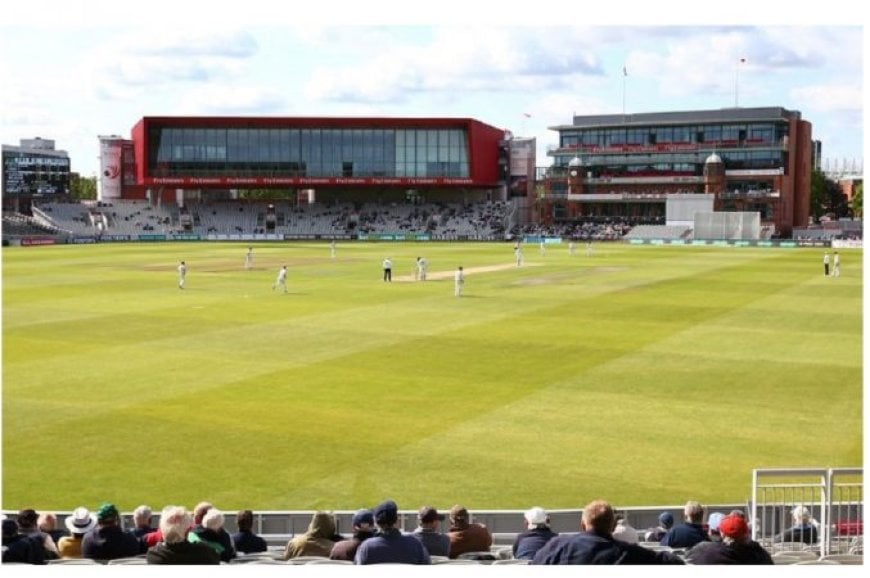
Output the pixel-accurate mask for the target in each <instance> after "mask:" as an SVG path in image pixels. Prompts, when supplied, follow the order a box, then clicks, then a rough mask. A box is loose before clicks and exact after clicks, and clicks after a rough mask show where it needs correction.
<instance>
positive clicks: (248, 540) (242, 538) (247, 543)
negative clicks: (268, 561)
mask: <svg viewBox="0 0 870 578" xmlns="http://www.w3.org/2000/svg"><path fill="white" fill-rule="evenodd" d="M232 537H233V547H235V549H236V552H244V553H245V554H252V553H254V552H265V551H266V550H268V549H269V547H268V545H267V544H266V541H265V540H264V539H263V538H261V537H259V536H257V535H256V534H254V533H253V532H251V531H250V530H244V531H242V532H236V533H235V534H233V536H232Z"/></svg>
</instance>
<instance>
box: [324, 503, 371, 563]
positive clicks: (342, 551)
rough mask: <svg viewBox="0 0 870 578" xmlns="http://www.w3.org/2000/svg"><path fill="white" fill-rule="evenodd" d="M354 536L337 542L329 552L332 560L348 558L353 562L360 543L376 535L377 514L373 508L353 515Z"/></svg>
mask: <svg viewBox="0 0 870 578" xmlns="http://www.w3.org/2000/svg"><path fill="white" fill-rule="evenodd" d="M351 524H352V525H353V536H351V537H350V538H348V539H347V540H342V541H340V542H336V543H335V546H333V547H332V552H330V553H329V558H330V559H331V560H348V561H350V562H353V558H354V556H356V551H357V549H358V548H359V546H360V544H362V543H363V542H365V541H366V540H368V539H369V538H371V537H372V536H374V535H375V515H374V513H373V512H372V511H371V510H359V511H358V512H357V513H356V514H354V515H353V521H352V522H351Z"/></svg>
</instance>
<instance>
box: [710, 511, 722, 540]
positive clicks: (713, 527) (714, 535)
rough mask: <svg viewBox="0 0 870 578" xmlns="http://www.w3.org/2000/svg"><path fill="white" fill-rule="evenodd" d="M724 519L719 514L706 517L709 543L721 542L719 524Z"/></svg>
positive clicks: (715, 513) (714, 513)
mask: <svg viewBox="0 0 870 578" xmlns="http://www.w3.org/2000/svg"><path fill="white" fill-rule="evenodd" d="M724 517H725V514H723V513H721V512H713V513H712V514H710V515H709V516H708V517H707V536H708V537H709V538H710V541H711V542H721V541H722V535H721V534H720V533H719V523H720V522H721V521H722V519H723V518H724Z"/></svg>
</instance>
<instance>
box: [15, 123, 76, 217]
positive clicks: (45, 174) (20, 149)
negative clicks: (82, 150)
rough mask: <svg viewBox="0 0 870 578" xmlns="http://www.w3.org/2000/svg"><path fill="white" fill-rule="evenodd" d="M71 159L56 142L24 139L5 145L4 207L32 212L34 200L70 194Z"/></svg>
mask: <svg viewBox="0 0 870 578" xmlns="http://www.w3.org/2000/svg"><path fill="white" fill-rule="evenodd" d="M69 183H70V159H69V155H68V154H67V152H66V151H63V150H56V149H55V148H54V141H53V140H50V139H43V138H40V137H36V138H33V139H21V140H20V144H19V146H14V145H5V144H4V145H3V210H4V211H7V210H8V211H29V208H30V203H31V201H32V199H34V198H35V199H37V200H48V199H51V198H52V197H55V196H63V195H66V194H67V193H69Z"/></svg>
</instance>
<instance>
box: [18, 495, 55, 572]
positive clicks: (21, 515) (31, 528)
mask: <svg viewBox="0 0 870 578" xmlns="http://www.w3.org/2000/svg"><path fill="white" fill-rule="evenodd" d="M18 533H19V534H24V535H25V536H30V538H31V539H32V540H33V541H34V542H37V543H40V544H42V548H43V550H45V559H46V560H56V559H57V558H59V555H58V553H57V545H56V544H55V543H54V540H52V539H51V536H49V535H48V534H46V533H45V532H43V531H41V530H40V529H39V515H38V514H37V513H36V510H32V509H30V508H28V509H24V510H21V511H20V512H18Z"/></svg>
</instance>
